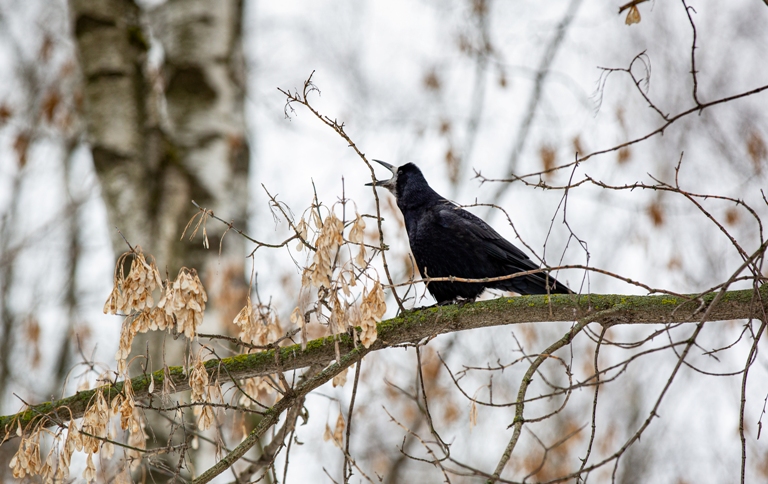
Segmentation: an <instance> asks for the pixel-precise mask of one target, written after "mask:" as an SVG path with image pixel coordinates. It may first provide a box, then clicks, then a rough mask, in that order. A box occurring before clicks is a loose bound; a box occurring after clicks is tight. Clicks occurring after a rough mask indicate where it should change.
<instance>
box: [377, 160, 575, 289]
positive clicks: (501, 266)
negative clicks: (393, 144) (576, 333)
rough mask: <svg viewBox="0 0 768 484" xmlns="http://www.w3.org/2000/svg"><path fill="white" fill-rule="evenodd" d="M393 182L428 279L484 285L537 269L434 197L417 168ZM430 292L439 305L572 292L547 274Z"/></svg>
mask: <svg viewBox="0 0 768 484" xmlns="http://www.w3.org/2000/svg"><path fill="white" fill-rule="evenodd" d="M392 181H393V182H394V183H393V184H392V186H388V188H391V190H392V192H393V194H394V195H395V198H396V199H397V206H398V207H399V208H400V211H401V212H402V213H403V218H404V219H405V228H406V230H407V232H408V239H409V241H410V244H411V251H412V252H413V257H414V259H416V265H417V266H418V268H419V272H421V275H422V276H423V277H448V276H455V277H462V278H467V279H481V278H486V277H500V276H505V275H509V274H514V273H517V272H523V271H529V270H532V269H538V265H536V264H535V263H534V262H533V261H532V260H531V259H530V258H529V257H528V256H527V255H526V254H525V253H524V252H523V251H521V250H520V249H518V248H517V247H515V246H514V245H512V243H510V242H509V241H508V240H506V239H505V238H504V237H502V236H501V235H499V233H498V232H496V231H495V230H494V229H493V228H492V227H491V226H490V225H488V224H487V223H485V222H484V221H483V220H482V219H480V218H478V217H476V216H475V215H473V214H471V213H469V212H467V211H466V210H464V209H462V208H459V207H457V206H456V205H454V204H452V203H451V202H450V201H448V200H446V199H445V198H443V197H441V196H440V195H439V194H438V193H437V192H435V191H434V190H433V189H432V188H431V187H430V186H429V184H428V183H427V180H426V179H425V178H424V175H423V174H422V173H421V170H419V168H418V167H417V166H416V165H414V164H413V163H408V164H406V165H403V166H401V167H399V168H398V169H397V173H396V175H395V178H394V179H393V180H392ZM381 186H387V185H384V184H383V183H381ZM547 285H549V290H547ZM427 288H428V289H429V292H430V293H431V294H432V295H433V296H434V297H435V299H436V300H437V302H438V303H445V302H449V301H452V300H455V299H456V298H458V297H461V298H466V299H473V298H475V297H477V296H479V295H480V293H482V292H483V291H484V290H485V289H486V288H494V289H503V290H506V291H514V292H517V293H519V294H547V293H548V292H549V293H554V294H556V293H561V294H568V293H570V292H571V290H570V289H568V288H567V287H566V286H565V285H563V284H561V283H560V282H558V281H557V280H555V279H554V278H553V277H551V276H549V275H548V274H547V273H538V274H531V275H527V276H524V277H518V278H514V279H508V280H504V281H497V282H489V283H463V282H431V283H429V285H428V286H427Z"/></svg>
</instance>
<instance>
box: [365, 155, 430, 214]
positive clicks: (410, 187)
mask: <svg viewBox="0 0 768 484" xmlns="http://www.w3.org/2000/svg"><path fill="white" fill-rule="evenodd" d="M373 161H375V162H376V163H378V164H380V165H381V166H383V167H384V168H386V169H387V170H389V171H390V172H391V173H392V177H391V178H389V179H388V180H376V182H375V183H366V186H375V187H384V188H386V189H387V190H389V191H390V192H392V195H394V196H395V198H396V199H397V200H398V203H399V202H401V201H402V199H404V198H409V199H410V198H411V197H412V196H413V195H415V194H416V193H418V192H423V191H424V190H425V189H426V190H428V191H430V192H431V191H432V190H431V189H430V188H429V185H428V184H427V181H426V180H425V179H424V175H423V174H422V173H421V170H419V167H417V166H416V165H414V164H413V163H406V164H405V165H403V166H399V167H398V166H394V165H390V164H389V163H385V162H383V161H381V160H373ZM414 192H416V193H414Z"/></svg>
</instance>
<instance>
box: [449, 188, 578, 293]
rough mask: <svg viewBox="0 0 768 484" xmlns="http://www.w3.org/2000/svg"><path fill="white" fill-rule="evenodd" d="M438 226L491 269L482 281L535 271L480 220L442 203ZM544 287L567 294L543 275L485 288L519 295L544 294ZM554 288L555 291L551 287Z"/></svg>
mask: <svg viewBox="0 0 768 484" xmlns="http://www.w3.org/2000/svg"><path fill="white" fill-rule="evenodd" d="M437 219H438V221H439V223H440V225H441V226H443V227H444V228H446V229H450V230H453V231H454V233H455V234H456V238H457V239H459V240H461V242H462V243H464V244H473V245H474V251H475V253H477V254H484V255H485V256H486V257H487V258H488V259H486V260H488V261H489V262H491V263H492V264H493V266H494V269H493V270H492V271H490V273H489V272H488V271H484V272H486V274H485V275H484V277H498V276H503V275H508V274H513V273H515V272H523V271H529V270H534V269H538V268H539V266H538V265H537V264H536V263H534V262H533V261H532V260H531V259H530V258H529V257H528V256H527V255H526V254H525V252H523V251H522V250H520V249H518V248H517V247H515V246H514V245H513V244H512V243H511V242H509V241H508V240H507V239H505V238H504V237H502V236H501V235H500V234H499V233H498V232H496V231H495V230H494V229H493V227H491V226H490V225H488V224H487V223H486V222H485V221H484V220H482V219H481V218H479V217H477V216H475V215H473V214H471V213H470V212H467V211H466V210H464V209H462V208H459V207H456V206H455V205H452V204H450V203H449V202H446V203H445V204H444V205H442V206H440V208H439V210H438V217H437ZM547 284H549V286H550V290H551V292H570V290H569V289H568V288H567V287H566V286H565V285H563V284H560V283H557V282H556V281H555V279H554V278H553V277H551V276H547V274H545V273H536V274H531V275H528V276H525V277H522V278H515V279H510V280H508V281H502V282H499V283H497V284H493V285H491V284H489V285H488V287H497V288H500V289H506V290H512V291H516V292H519V293H521V294H546V293H547ZM553 284H555V288H554V289H553V288H552V286H553Z"/></svg>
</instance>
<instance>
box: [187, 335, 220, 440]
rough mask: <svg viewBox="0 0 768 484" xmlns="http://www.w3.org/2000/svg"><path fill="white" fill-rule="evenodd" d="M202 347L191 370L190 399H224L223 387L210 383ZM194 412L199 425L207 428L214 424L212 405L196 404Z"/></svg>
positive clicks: (203, 400)
mask: <svg viewBox="0 0 768 484" xmlns="http://www.w3.org/2000/svg"><path fill="white" fill-rule="evenodd" d="M202 351H203V350H202V349H201V350H200V353H198V354H197V357H196V358H195V360H194V362H193V364H192V368H191V369H190V372H189V387H190V389H191V396H190V401H191V402H192V403H211V402H220V401H222V394H221V387H220V386H219V385H218V383H214V384H210V382H209V379H208V371H207V370H206V369H205V362H204V361H203V358H202ZM194 413H195V416H196V417H197V427H198V428H199V429H200V430H206V429H207V428H208V427H210V426H211V425H213V422H214V420H215V419H216V414H215V412H214V411H213V407H211V406H210V405H196V406H195V407H194Z"/></svg>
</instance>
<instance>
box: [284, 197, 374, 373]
mask: <svg viewBox="0 0 768 484" xmlns="http://www.w3.org/2000/svg"><path fill="white" fill-rule="evenodd" d="M321 208H324V207H322V206H321V205H319V204H316V205H315V206H313V207H312V209H311V210H310V217H309V219H310V220H311V223H309V222H307V220H305V218H302V219H301V220H300V221H299V223H297V224H296V226H295V230H296V236H297V237H298V238H300V239H301V240H302V242H301V243H300V244H299V246H298V247H297V249H299V250H301V249H303V248H304V247H306V246H307V244H309V245H311V248H312V249H313V250H314V253H313V254H312V258H311V261H312V262H311V264H310V265H309V266H308V267H306V268H305V269H304V271H303V273H302V290H301V294H302V295H304V296H306V295H307V292H309V291H310V290H311V291H313V292H314V291H316V292H315V301H314V304H310V303H309V302H308V301H307V300H308V299H310V298H308V297H300V298H299V300H300V301H301V302H300V304H299V305H298V306H297V307H296V308H295V309H294V310H293V312H292V313H291V323H293V324H295V325H296V326H298V327H299V328H301V329H302V343H303V344H306V341H307V332H306V323H307V322H310V321H317V322H320V323H323V324H326V325H327V327H328V329H329V330H330V331H329V332H330V333H331V334H342V333H345V332H346V331H348V330H349V328H350V327H353V326H360V328H361V330H362V332H361V334H360V335H359V340H360V342H361V343H362V344H364V345H365V346H366V347H369V346H370V345H371V344H372V343H373V342H374V341H376V337H377V334H376V323H378V322H379V321H381V317H382V316H383V315H384V313H385V312H386V303H385V297H384V290H383V287H382V286H381V284H380V283H379V282H378V277H376V276H372V275H371V274H369V273H370V272H371V271H372V269H371V268H370V265H369V261H368V260H367V259H366V257H367V255H366V246H365V242H364V241H365V221H364V220H363V217H362V216H360V214H358V213H355V218H354V219H353V220H352V221H351V222H350V223H348V224H346V226H345V223H344V221H342V220H341V219H340V218H339V217H338V216H337V215H336V213H335V212H334V210H333V209H330V210H328V215H327V216H326V217H325V218H322V217H321V215H320V214H321ZM347 229H348V231H347V237H346V239H345V237H344V232H345V230H347ZM304 242H306V244H305V243H304ZM344 246H348V247H349V250H348V251H347V250H341V249H342V247H344ZM361 279H369V280H373V281H374V285H373V287H372V288H371V289H370V290H368V289H366V288H363V289H362V293H361V291H360V290H355V288H356V286H357V282H358V281H359V280H361ZM341 381H342V380H341V379H339V380H338V382H341ZM341 384H343V383H341Z"/></svg>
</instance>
